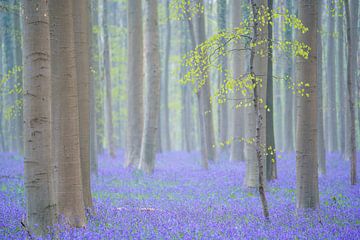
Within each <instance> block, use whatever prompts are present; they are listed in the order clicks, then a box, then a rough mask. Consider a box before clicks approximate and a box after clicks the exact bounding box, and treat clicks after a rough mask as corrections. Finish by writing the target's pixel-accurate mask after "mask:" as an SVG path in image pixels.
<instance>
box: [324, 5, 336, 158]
mask: <svg viewBox="0 0 360 240" xmlns="http://www.w3.org/2000/svg"><path fill="white" fill-rule="evenodd" d="M327 5H328V6H329V8H330V14H329V19H328V22H329V25H328V39H327V42H328V44H327V47H328V53H327V63H326V67H327V68H326V69H327V71H326V73H327V74H326V79H327V81H326V82H327V108H326V116H327V121H328V123H327V132H328V139H327V141H328V143H327V145H328V147H327V149H328V151H330V152H334V151H336V150H337V139H338V137H337V123H336V82H335V80H336V74H335V69H336V65H335V57H336V56H335V37H334V33H335V16H333V15H334V14H333V13H332V11H331V10H333V9H335V3H334V1H333V0H328V3H327Z"/></svg>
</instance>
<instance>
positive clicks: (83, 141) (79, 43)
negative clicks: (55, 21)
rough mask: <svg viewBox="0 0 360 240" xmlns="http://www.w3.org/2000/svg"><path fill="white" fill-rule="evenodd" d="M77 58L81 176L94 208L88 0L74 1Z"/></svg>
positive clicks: (88, 203)
mask: <svg viewBox="0 0 360 240" xmlns="http://www.w3.org/2000/svg"><path fill="white" fill-rule="evenodd" d="M73 9H74V11H73V19H74V37H75V60H76V77H77V91H78V106H79V140H80V158H81V177H82V185H83V196H84V197H83V198H84V204H85V208H92V207H93V202H92V197H91V186H90V184H91V183H90V149H89V147H90V141H89V140H90V105H89V104H90V98H89V94H90V91H89V81H90V54H89V51H90V42H89V41H90V32H89V27H90V19H89V11H90V4H89V2H88V1H87V0H76V1H74V2H73Z"/></svg>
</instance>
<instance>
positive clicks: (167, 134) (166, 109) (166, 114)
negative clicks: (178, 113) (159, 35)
mask: <svg viewBox="0 0 360 240" xmlns="http://www.w3.org/2000/svg"><path fill="white" fill-rule="evenodd" d="M169 5H170V0H166V18H167V19H166V20H167V22H166V40H165V62H164V75H163V76H164V90H163V93H164V98H163V99H164V105H163V106H164V123H163V124H164V131H165V134H164V136H165V139H164V147H165V149H164V151H170V150H171V138H170V124H169V78H170V75H169V68H170V62H169V59H170V50H171V21H170V6H169Z"/></svg>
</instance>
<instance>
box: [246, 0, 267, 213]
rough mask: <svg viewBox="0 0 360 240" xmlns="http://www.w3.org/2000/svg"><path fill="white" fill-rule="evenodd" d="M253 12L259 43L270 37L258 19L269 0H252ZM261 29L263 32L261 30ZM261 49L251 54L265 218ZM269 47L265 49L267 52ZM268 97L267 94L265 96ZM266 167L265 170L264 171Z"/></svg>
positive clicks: (264, 60)
mask: <svg viewBox="0 0 360 240" xmlns="http://www.w3.org/2000/svg"><path fill="white" fill-rule="evenodd" d="M251 4H252V12H253V16H254V19H255V21H254V22H253V38H252V43H254V44H255V43H258V42H259V41H260V42H261V41H264V40H265V41H266V39H268V32H267V25H266V26H263V25H261V24H259V22H258V21H257V19H258V17H259V16H258V11H260V9H261V7H262V6H264V7H267V1H265V0H252V1H251ZM259 29H260V30H261V32H260V31H259ZM259 50H264V49H263V47H262V46H256V45H255V47H252V49H251V55H250V74H251V75H252V76H253V77H254V79H253V80H252V81H253V84H254V85H255V88H254V94H253V102H254V108H255V114H256V123H255V124H256V125H255V129H256V131H255V132H256V134H255V146H256V147H255V149H256V160H257V162H256V164H257V172H258V176H257V179H258V186H257V187H258V190H259V194H260V199H261V204H262V208H263V214H264V217H265V219H269V209H268V204H267V200H266V195H265V180H264V172H265V173H266V165H265V163H266V162H265V158H264V149H263V146H264V145H265V144H266V138H264V134H266V131H265V129H264V127H263V126H262V125H263V123H264V122H265V121H266V119H265V121H264V117H265V113H264V112H263V111H262V110H261V109H262V108H263V107H261V106H260V99H264V98H263V96H264V89H262V88H265V93H266V87H264V86H266V82H265V81H266V80H267V78H266V74H267V58H264V57H263V56H260V55H258V54H257V52H258V51H259ZM266 51H267V49H266V50H265V51H264V52H266ZM256 78H260V79H262V84H263V87H261V86H260V83H258V82H257V81H256ZM265 97H266V96H265ZM264 168H265V171H264Z"/></svg>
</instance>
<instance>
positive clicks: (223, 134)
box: [217, 0, 241, 155]
mask: <svg viewBox="0 0 360 240" xmlns="http://www.w3.org/2000/svg"><path fill="white" fill-rule="evenodd" d="M226 9H227V7H226V0H218V1H217V24H218V31H219V32H221V31H225V29H226ZM237 10H238V13H237V14H238V15H239V16H240V15H241V14H240V11H241V8H238V9H237ZM239 23H240V22H238V23H237V24H239ZM222 42H223V44H224V46H225V48H226V45H225V39H222ZM219 64H220V65H221V72H220V73H219V76H218V88H220V87H221V85H222V84H223V82H224V80H225V78H226V75H225V71H226V70H227V68H228V58H227V56H226V55H222V56H220V57H219ZM217 110H218V138H219V141H220V142H221V143H225V142H226V141H227V140H228V123H229V120H228V104H227V102H226V101H225V102H224V103H222V104H218V109H217ZM228 148H229V147H228V146H227V145H226V144H225V145H224V147H222V149H220V152H221V153H222V154H224V153H226V152H228ZM222 154H221V155H222Z"/></svg>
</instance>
